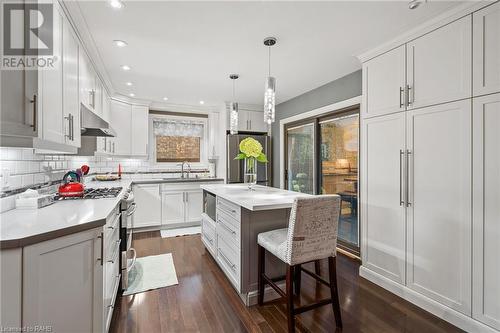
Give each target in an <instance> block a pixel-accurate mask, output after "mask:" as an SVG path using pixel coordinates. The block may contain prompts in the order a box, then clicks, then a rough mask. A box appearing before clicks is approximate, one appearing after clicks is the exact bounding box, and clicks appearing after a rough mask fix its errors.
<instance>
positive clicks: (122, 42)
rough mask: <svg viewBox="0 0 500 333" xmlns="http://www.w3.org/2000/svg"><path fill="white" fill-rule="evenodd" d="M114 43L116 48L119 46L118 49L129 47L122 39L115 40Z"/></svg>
mask: <svg viewBox="0 0 500 333" xmlns="http://www.w3.org/2000/svg"><path fill="white" fill-rule="evenodd" d="M113 43H114V44H115V45H116V46H118V47H125V46H127V45H128V43H127V42H126V41H124V40H120V39H115V40H114V41H113Z"/></svg>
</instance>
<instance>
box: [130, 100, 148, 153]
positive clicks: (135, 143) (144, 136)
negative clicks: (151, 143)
mask: <svg viewBox="0 0 500 333" xmlns="http://www.w3.org/2000/svg"><path fill="white" fill-rule="evenodd" d="M148 112H149V109H148V107H146V106H138V105H133V106H132V122H131V124H132V143H131V150H132V151H131V154H132V155H135V156H146V155H147V154H148V149H147V147H148V115H149V113H148Z"/></svg>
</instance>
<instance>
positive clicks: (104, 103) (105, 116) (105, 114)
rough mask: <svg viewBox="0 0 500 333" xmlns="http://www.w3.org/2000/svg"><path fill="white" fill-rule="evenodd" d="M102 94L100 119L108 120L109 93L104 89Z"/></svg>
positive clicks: (109, 109)
mask: <svg viewBox="0 0 500 333" xmlns="http://www.w3.org/2000/svg"><path fill="white" fill-rule="evenodd" d="M102 96H103V97H102V119H104V120H106V121H107V122H109V121H110V118H111V98H110V97H109V95H108V93H107V92H106V90H105V89H104V90H103V95H102Z"/></svg>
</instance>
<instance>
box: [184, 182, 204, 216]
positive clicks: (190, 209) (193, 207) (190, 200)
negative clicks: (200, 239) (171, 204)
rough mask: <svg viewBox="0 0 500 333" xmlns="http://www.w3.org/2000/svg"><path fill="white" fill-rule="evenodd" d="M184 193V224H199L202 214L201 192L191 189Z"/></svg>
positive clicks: (200, 190)
mask: <svg viewBox="0 0 500 333" xmlns="http://www.w3.org/2000/svg"><path fill="white" fill-rule="evenodd" d="M185 193H186V194H185V195H184V196H185V201H186V202H185V205H186V222H187V223H196V222H200V221H201V214H202V213H203V190H202V189H193V190H188V191H186V192H185Z"/></svg>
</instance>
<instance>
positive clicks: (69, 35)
mask: <svg viewBox="0 0 500 333" xmlns="http://www.w3.org/2000/svg"><path fill="white" fill-rule="evenodd" d="M62 59H63V87H64V89H63V111H64V121H65V122H64V124H65V125H64V128H65V131H64V132H65V138H66V143H67V144H69V145H72V146H75V147H80V145H81V136H80V134H81V132H80V130H81V126H80V102H79V99H78V41H77V39H76V37H75V35H74V34H73V31H72V29H71V25H70V24H69V22H68V21H66V20H65V21H64V24H63V58H62Z"/></svg>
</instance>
